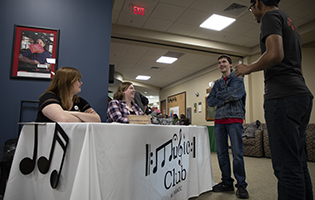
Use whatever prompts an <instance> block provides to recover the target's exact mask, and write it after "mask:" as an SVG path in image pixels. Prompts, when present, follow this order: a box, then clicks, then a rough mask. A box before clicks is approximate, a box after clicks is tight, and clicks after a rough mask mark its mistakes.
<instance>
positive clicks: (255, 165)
mask: <svg viewBox="0 0 315 200" xmlns="http://www.w3.org/2000/svg"><path fill="white" fill-rule="evenodd" d="M244 160H245V172H246V182H247V183H248V186H247V190H248V193H249V199H251V200H276V199H277V179H276V177H275V176H274V174H273V169H272V165H271V159H270V158H253V157H246V156H244ZM211 165H212V173H213V179H214V182H216V183H219V182H220V181H221V172H220V169H219V164H218V159H217V154H216V153H211ZM308 169H309V171H310V174H311V178H312V183H313V191H314V192H315V162H308ZM232 177H233V176H232ZM314 194H315V193H314ZM236 199H239V198H237V197H236V195H235V192H230V193H214V192H211V191H210V192H206V193H204V194H201V195H200V196H199V197H196V198H190V199H189V200H236Z"/></svg>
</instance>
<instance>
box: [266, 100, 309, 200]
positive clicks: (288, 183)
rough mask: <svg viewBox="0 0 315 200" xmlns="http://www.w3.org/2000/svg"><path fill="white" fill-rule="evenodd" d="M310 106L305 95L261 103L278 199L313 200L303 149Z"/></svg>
mask: <svg viewBox="0 0 315 200" xmlns="http://www.w3.org/2000/svg"><path fill="white" fill-rule="evenodd" d="M312 105H313V101H312V99H311V97H308V96H304V97H292V98H286V99H272V100H267V101H265V103H264V109H265V119H266V123H267V129H268V135H269V143H270V151H271V159H272V165H273V169H274V174H275V176H276V177H277V179H278V199H279V200H291V199H292V200H313V192H312V182H311V178H310V175H309V171H308V167H307V157H306V150H305V144H306V131H305V130H306V126H307V124H308V122H309V119H310V114H311V111H312Z"/></svg>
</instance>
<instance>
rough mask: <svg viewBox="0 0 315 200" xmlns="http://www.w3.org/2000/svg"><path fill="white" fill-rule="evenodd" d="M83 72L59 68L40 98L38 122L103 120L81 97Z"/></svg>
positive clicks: (69, 68) (70, 68)
mask: <svg viewBox="0 0 315 200" xmlns="http://www.w3.org/2000/svg"><path fill="white" fill-rule="evenodd" d="M80 79H81V73H80V72H79V70H77V69H75V68H72V67H62V68H60V69H59V70H57V72H56V75H55V76H54V78H53V79H52V81H51V83H50V86H49V87H48V89H47V90H46V92H45V93H44V94H42V95H41V96H40V98H39V105H38V113H37V119H36V122H101V119H100V116H99V115H98V114H97V113H96V112H95V111H94V109H93V108H92V107H91V106H90V104H89V103H88V102H87V101H86V100H84V99H83V98H81V97H79V96H78V95H77V94H78V93H79V92H81V85H82V84H83V83H82V81H81V80H80Z"/></svg>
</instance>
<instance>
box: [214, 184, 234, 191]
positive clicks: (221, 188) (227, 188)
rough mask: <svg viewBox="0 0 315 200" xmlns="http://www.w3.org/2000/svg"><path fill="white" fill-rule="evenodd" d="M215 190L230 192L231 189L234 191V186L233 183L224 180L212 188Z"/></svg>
mask: <svg viewBox="0 0 315 200" xmlns="http://www.w3.org/2000/svg"><path fill="white" fill-rule="evenodd" d="M212 191H213V192H229V191H234V186H233V185H228V184H226V183H224V182H221V183H219V184H217V185H215V186H213V188H212Z"/></svg>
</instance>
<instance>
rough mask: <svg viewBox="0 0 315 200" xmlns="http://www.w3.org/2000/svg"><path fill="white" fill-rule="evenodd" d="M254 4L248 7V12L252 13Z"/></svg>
mask: <svg viewBox="0 0 315 200" xmlns="http://www.w3.org/2000/svg"><path fill="white" fill-rule="evenodd" d="M255 4H256V1H255V2H254V3H253V5H251V6H249V8H248V11H249V12H252V7H253V6H255Z"/></svg>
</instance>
